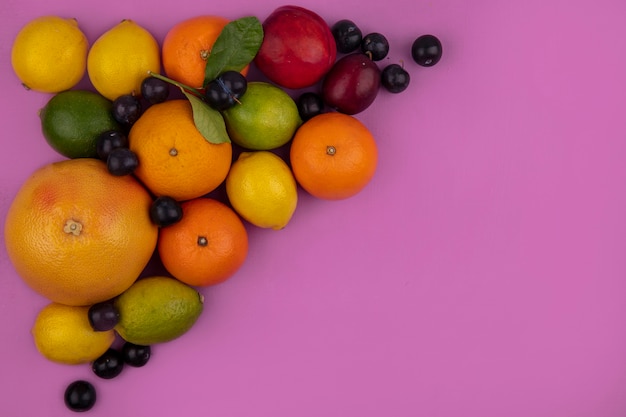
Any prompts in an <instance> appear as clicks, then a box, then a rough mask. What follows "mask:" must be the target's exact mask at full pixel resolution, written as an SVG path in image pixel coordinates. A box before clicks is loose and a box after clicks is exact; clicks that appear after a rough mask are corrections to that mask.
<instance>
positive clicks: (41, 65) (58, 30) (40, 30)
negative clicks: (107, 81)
mask: <svg viewBox="0 0 626 417" xmlns="http://www.w3.org/2000/svg"><path fill="white" fill-rule="evenodd" d="M88 48H89V44H88V42H87V38H86V37H85V34H84V33H83V32H82V31H81V30H80V28H79V27H78V22H77V21H76V19H64V18H61V17H58V16H42V17H38V18H36V19H34V20H31V21H30V22H29V23H27V24H26V25H25V26H24V27H23V28H22V29H21V30H20V31H19V32H18V34H17V36H16V38H15V40H14V42H13V47H12V49H11V65H12V66H13V71H14V72H15V74H16V75H17V77H18V78H19V79H20V81H21V82H22V84H23V85H24V86H25V87H26V88H29V89H31V90H35V91H40V92H44V93H58V92H60V91H64V90H68V89H70V88H72V87H74V86H75V85H76V84H78V82H79V81H80V80H81V78H82V77H83V75H84V74H85V69H86V66H87V50H88Z"/></svg>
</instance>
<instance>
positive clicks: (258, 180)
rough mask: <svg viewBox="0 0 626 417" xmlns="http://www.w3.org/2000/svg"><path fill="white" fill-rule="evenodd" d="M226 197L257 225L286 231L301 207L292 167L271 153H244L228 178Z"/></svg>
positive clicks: (247, 218)
mask: <svg viewBox="0 0 626 417" xmlns="http://www.w3.org/2000/svg"><path fill="white" fill-rule="evenodd" d="M226 194H227V195H228V199H229V200H230V203H231V204H232V206H233V208H234V209H235V211H236V212H237V213H239V215H240V216H241V217H243V218H244V219H246V220H247V221H248V222H250V223H252V224H253V225H255V226H258V227H262V228H271V229H275V230H279V229H282V228H284V227H285V226H286V225H287V223H289V220H291V217H292V216H293V213H294V212H295V210H296V206H297V204H298V189H297V185H296V180H295V178H294V176H293V174H292V172H291V170H290V169H289V166H288V165H287V164H286V163H285V161H283V160H282V159H281V158H280V157H279V156H278V155H276V154H274V153H272V152H270V151H252V152H243V153H242V154H241V155H239V158H237V160H236V161H235V162H234V163H233V165H232V167H231V169H230V172H229V173H228V176H227V177H226Z"/></svg>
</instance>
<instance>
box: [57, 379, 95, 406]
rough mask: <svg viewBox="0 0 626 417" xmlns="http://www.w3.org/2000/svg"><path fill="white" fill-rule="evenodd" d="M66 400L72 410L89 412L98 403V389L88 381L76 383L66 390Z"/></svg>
mask: <svg viewBox="0 0 626 417" xmlns="http://www.w3.org/2000/svg"><path fill="white" fill-rule="evenodd" d="M64 399H65V405H66V406H67V408H69V409H70V410H72V411H88V410H91V408H92V407H93V406H94V404H95V403H96V389H95V388H94V387H93V385H91V384H90V383H89V382H87V381H83V380H78V381H74V382H72V383H71V384H70V385H68V387H67V388H66V389H65V395H64Z"/></svg>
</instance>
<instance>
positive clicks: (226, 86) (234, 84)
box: [205, 71, 248, 111]
mask: <svg viewBox="0 0 626 417" xmlns="http://www.w3.org/2000/svg"><path fill="white" fill-rule="evenodd" d="M247 88H248V82H247V80H246V77H244V76H243V75H241V73H239V72H237V71H226V72H224V73H223V74H221V75H220V76H219V77H217V78H216V79H214V80H213V81H211V82H210V83H209V84H208V85H207V87H206V92H205V95H206V101H207V103H209V106H211V107H212V108H214V109H215V110H219V111H222V110H226V109H229V108H231V107H232V106H234V105H235V103H237V101H238V100H239V98H240V97H241V96H243V95H244V94H245V92H246V90H247Z"/></svg>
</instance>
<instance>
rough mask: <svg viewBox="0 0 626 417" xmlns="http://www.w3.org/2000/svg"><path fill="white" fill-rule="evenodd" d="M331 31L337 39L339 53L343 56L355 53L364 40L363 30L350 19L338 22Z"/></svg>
mask: <svg viewBox="0 0 626 417" xmlns="http://www.w3.org/2000/svg"><path fill="white" fill-rule="evenodd" d="M330 31H331V32H332V34H333V37H334V38H335V43H336V44H337V51H338V52H340V53H342V54H347V53H350V52H354V51H355V50H356V49H357V48H358V47H359V45H361V41H362V40H363V33H362V32H361V29H359V27H358V26H357V25H356V24H355V23H354V22H353V21H351V20H348V19H342V20H340V21H338V22H337V23H335V24H334V25H333V26H332V27H331V28H330Z"/></svg>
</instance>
